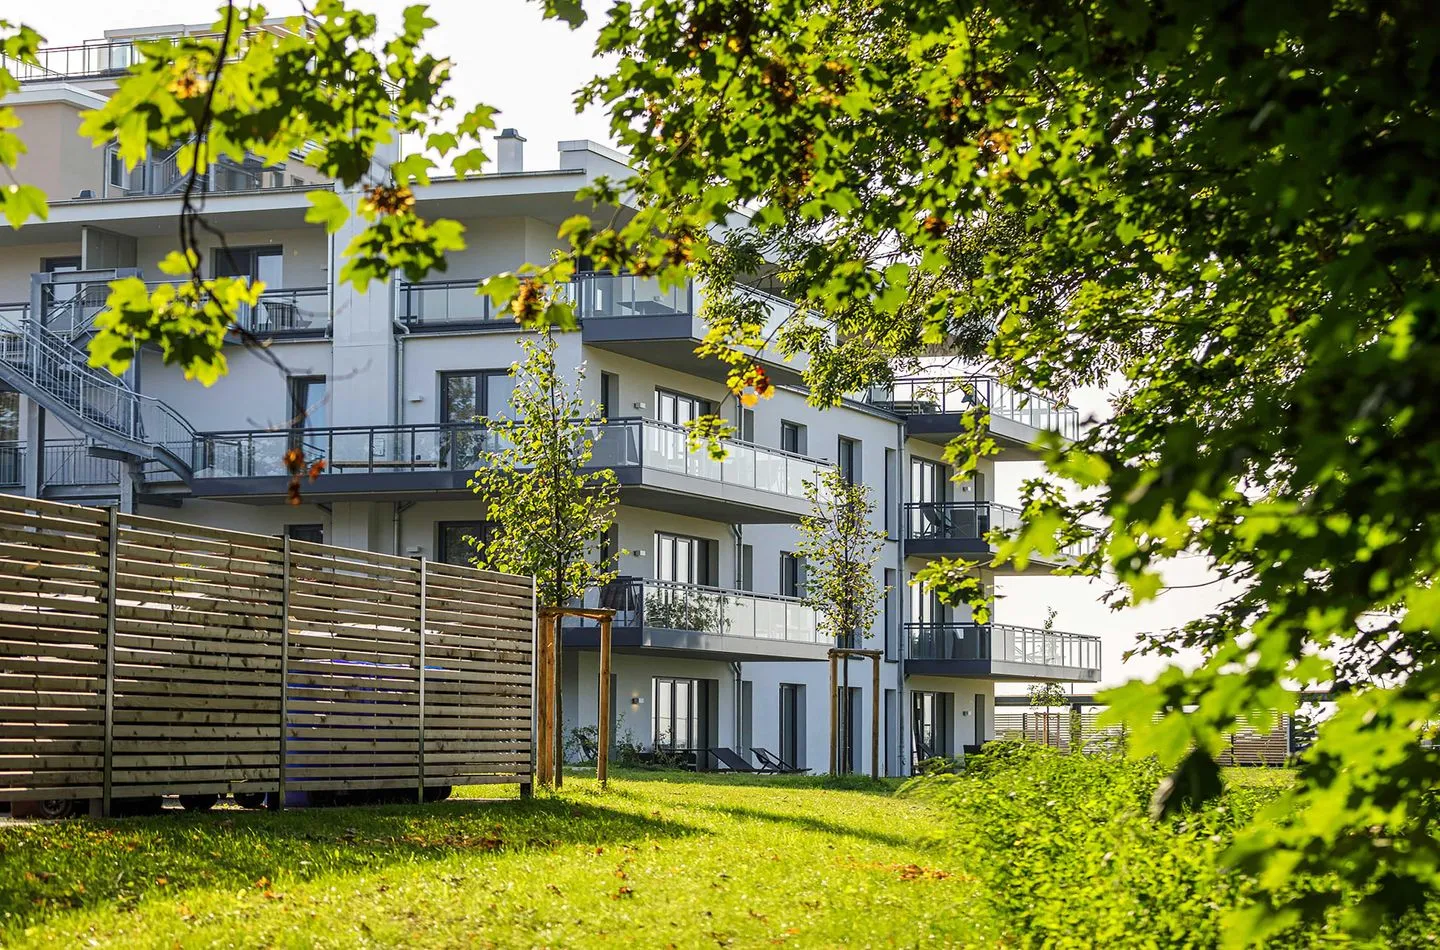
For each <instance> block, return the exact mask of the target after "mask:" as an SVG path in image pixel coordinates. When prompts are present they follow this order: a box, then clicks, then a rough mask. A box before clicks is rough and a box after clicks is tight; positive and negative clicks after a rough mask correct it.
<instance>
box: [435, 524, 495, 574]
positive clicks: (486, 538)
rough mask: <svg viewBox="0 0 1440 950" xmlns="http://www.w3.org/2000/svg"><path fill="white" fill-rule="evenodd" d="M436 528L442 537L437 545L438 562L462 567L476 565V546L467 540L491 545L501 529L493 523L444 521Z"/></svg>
mask: <svg viewBox="0 0 1440 950" xmlns="http://www.w3.org/2000/svg"><path fill="white" fill-rule="evenodd" d="M436 527H437V528H438V531H439V535H440V536H439V538H438V539H437V543H436V545H435V552H436V555H437V557H436V560H439V561H442V562H444V563H446V564H455V565H458V566H460V567H470V566H471V565H473V564H474V563H475V550H476V548H475V544H474V543H473V542H471V541H467V540H466V538H473V539H475V541H476V542H479V543H480V544H481V545H485V544H489V543H490V540H491V539H492V538H493V537H494V536H495V532H496V531H497V530H498V529H499V525H497V524H496V523H495V522H493V521H442V522H440V523H439V524H438V525H437V526H436Z"/></svg>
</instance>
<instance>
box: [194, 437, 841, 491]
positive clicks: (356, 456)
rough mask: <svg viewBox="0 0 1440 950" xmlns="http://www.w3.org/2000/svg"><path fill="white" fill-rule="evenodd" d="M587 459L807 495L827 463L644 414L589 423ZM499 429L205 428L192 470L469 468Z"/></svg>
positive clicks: (224, 474)
mask: <svg viewBox="0 0 1440 950" xmlns="http://www.w3.org/2000/svg"><path fill="white" fill-rule="evenodd" d="M595 435H596V440H595V443H594V452H593V457H592V459H591V466H592V467H594V468H597V469H601V468H610V469H620V468H646V469H651V470H654V471H662V472H671V473H674V474H677V475H685V476H688V477H691V478H696V479H701V480H704V481H707V482H714V483H718V484H725V485H735V486H738V487H744V488H753V489H756V490H757V491H764V492H770V493H773V494H777V495H784V496H786V497H788V498H792V499H796V500H801V501H803V500H804V499H805V485H806V483H807V482H810V481H813V480H814V479H815V476H816V473H817V472H818V471H820V470H821V469H823V468H827V467H829V464H830V463H828V462H823V461H819V460H817V459H811V458H806V457H805V456H802V455H796V454H794V453H793V452H784V451H781V450H780V449H769V448H764V447H761V446H757V445H752V444H750V443H748V442H734V441H729V442H726V443H725V445H726V449H727V456H726V458H725V460H724V461H715V460H714V459H712V458H710V456H709V454H708V453H707V452H706V451H705V450H704V449H703V448H702V449H700V450H699V451H694V452H692V451H690V449H689V446H688V444H687V439H686V432H685V430H684V429H683V428H682V427H680V426H672V425H667V424H665V423H661V422H655V421H654V420H650V419H617V420H615V421H614V422H607V423H604V424H603V425H599V426H596V427H595ZM505 445H506V444H505V442H504V441H503V436H502V435H501V434H500V433H498V432H495V431H491V430H490V429H489V428H488V427H487V426H486V425H485V424H484V423H483V422H474V423H438V424H433V423H432V424H423V425H407V426H353V427H339V428H326V429H303V430H302V429H295V430H276V431H259V432H255V431H245V432H205V433H201V434H199V435H197V436H196V448H195V458H196V460H197V462H198V463H199V468H198V470H197V474H199V475H200V476H201V477H206V478H241V477H247V478H248V477H257V476H267V475H284V474H286V468H285V453H286V452H287V451H288V450H290V449H291V448H298V449H300V450H301V451H303V452H304V455H305V459H306V461H307V462H311V461H314V460H316V459H324V460H325V462H326V471H327V472H331V473H334V474H341V475H343V474H356V473H365V474H375V473H380V472H435V471H474V470H475V469H477V468H481V467H483V466H484V465H486V464H487V459H488V458H490V457H493V456H494V455H495V454H497V453H499V452H501V451H502V450H503V449H504V448H505Z"/></svg>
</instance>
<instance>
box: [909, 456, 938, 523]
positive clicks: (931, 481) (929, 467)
mask: <svg viewBox="0 0 1440 950" xmlns="http://www.w3.org/2000/svg"><path fill="white" fill-rule="evenodd" d="M945 482H946V479H945V466H943V465H941V464H940V463H939V462H932V461H930V460H929V459H917V458H912V459H911V460H910V501H911V502H912V503H914V504H915V505H916V507H914V508H911V509H910V534H911V537H916V538H926V537H935V536H943V534H941V533H940V531H939V526H940V525H942V524H943V521H944V518H943V515H942V513H941V512H939V511H937V510H935V509H934V508H933V507H931V506H934V505H936V504H937V503H941V502H944V500H945Z"/></svg>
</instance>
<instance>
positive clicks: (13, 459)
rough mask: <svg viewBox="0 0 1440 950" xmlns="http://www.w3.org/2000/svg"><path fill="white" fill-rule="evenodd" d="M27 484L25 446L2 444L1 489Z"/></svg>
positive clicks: (0, 458)
mask: <svg viewBox="0 0 1440 950" xmlns="http://www.w3.org/2000/svg"><path fill="white" fill-rule="evenodd" d="M24 484H25V446H24V444H23V443H20V442H14V441H9V440H7V441H5V442H0V488H19V487H21V486H22V485H24Z"/></svg>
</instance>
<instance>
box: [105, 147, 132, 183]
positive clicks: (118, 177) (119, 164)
mask: <svg viewBox="0 0 1440 950" xmlns="http://www.w3.org/2000/svg"><path fill="white" fill-rule="evenodd" d="M107 157H108V159H109V161H107V162H106V167H107V169H108V170H109V180H110V184H112V185H114V186H115V187H116V188H128V187H129V186H130V174H129V172H127V171H126V170H125V160H124V159H123V158H121V157H120V152H119V150H118V149H111V150H110V151H109V153H108V155H107Z"/></svg>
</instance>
